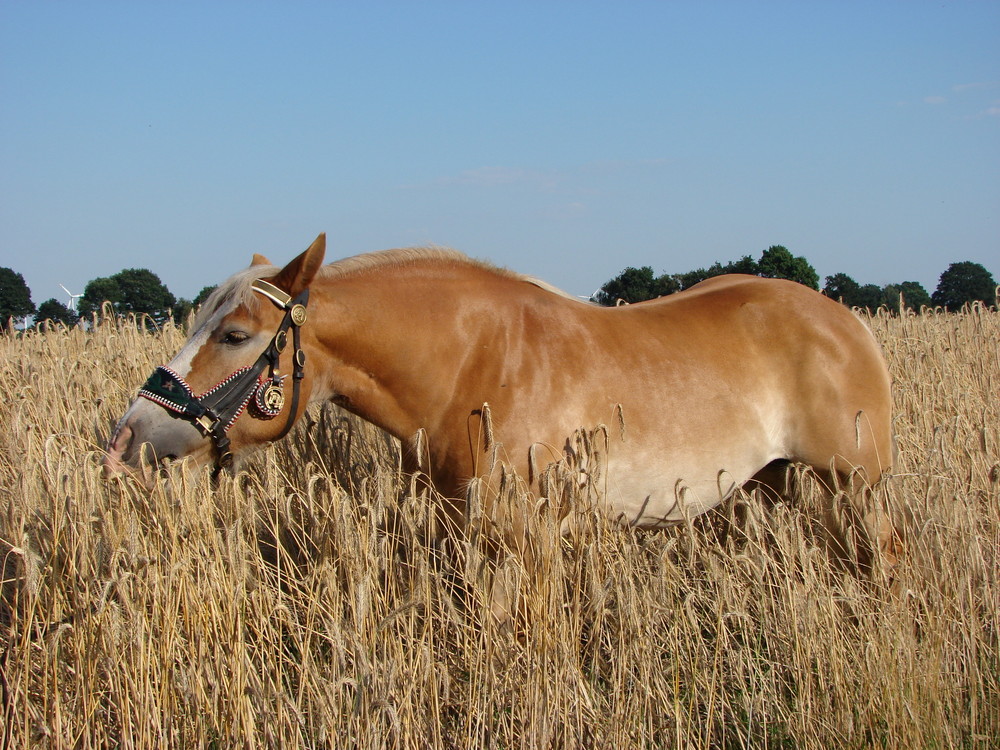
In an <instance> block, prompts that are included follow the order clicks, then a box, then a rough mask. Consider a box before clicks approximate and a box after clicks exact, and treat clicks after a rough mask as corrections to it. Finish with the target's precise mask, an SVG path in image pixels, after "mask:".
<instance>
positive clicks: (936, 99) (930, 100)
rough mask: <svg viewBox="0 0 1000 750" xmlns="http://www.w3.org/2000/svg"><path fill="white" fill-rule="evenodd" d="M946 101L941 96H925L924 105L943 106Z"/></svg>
mask: <svg viewBox="0 0 1000 750" xmlns="http://www.w3.org/2000/svg"><path fill="white" fill-rule="evenodd" d="M947 101H948V100H947V99H945V98H944V97H943V96H925V97H924V104H944V103H945V102H947Z"/></svg>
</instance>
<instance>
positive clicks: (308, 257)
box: [271, 233, 326, 297]
mask: <svg viewBox="0 0 1000 750" xmlns="http://www.w3.org/2000/svg"><path fill="white" fill-rule="evenodd" d="M325 254H326V233H323V234H321V235H320V236H319V237H317V238H316V240H315V241H314V242H313V243H312V244H311V245H310V246H309V249H308V250H306V251H305V252H304V253H302V255H300V256H299V257H297V258H295V260H293V261H291V262H290V263H289V264H288V265H287V266H285V267H284V268H282V269H281V270H280V271H279V272H278V275H277V276H275V277H274V278H273V279H271V283H272V284H274V285H275V286H278V287H280V288H281V289H284V290H285V291H286V292H288V293H289V294H290V295H292V296H293V297H294V296H296V295H297V294H298V293H299V292H301V291H302V290H303V289H305V288H306V287H308V286H309V285H310V284H311V283H312V280H313V277H315V276H316V272H317V271H318V270H319V269H320V266H322V265H323V256H324V255H325Z"/></svg>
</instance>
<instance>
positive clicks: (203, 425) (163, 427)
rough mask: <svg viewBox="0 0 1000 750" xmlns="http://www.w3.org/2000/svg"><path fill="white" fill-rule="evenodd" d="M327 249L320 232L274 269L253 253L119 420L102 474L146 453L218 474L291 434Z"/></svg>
mask: <svg viewBox="0 0 1000 750" xmlns="http://www.w3.org/2000/svg"><path fill="white" fill-rule="evenodd" d="M325 250H326V235H322V234H321V235H320V236H319V237H317V238H316V241H315V242H314V243H313V244H312V245H311V246H310V247H309V249H308V250H306V251H305V252H304V253H302V254H301V255H300V256H299V257H297V258H295V260H293V261H292V262H290V263H289V264H288V265H287V266H285V267H284V268H283V269H280V270H278V269H276V268H274V267H273V266H271V264H270V262H269V261H268V260H267V259H266V258H264V257H263V256H260V255H255V256H254V260H253V263H252V264H251V266H250V268H248V269H246V270H245V271H242V272H240V273H238V274H236V275H235V276H233V277H232V278H231V279H230V280H229V281H227V282H226V283H225V284H223V285H222V286H220V287H219V289H217V290H216V291H215V292H214V293H213V294H212V296H211V297H210V298H209V299H208V300H207V301H206V302H205V305H204V307H203V309H202V311H201V313H200V314H199V317H198V319H197V321H196V323H195V331H194V333H193V334H192V335H191V338H190V339H188V341H187V343H186V344H185V345H184V347H183V348H182V349H181V350H180V351H179V352H178V353H177V355H176V356H175V357H174V358H173V360H171V362H170V363H169V364H168V365H166V366H165V367H158V368H156V370H155V371H154V372H153V374H152V375H151V376H150V378H149V380H147V381H146V383H145V384H144V385H143V386H142V388H141V389H140V390H139V396H138V397H137V398H136V399H135V401H133V402H132V404H131V405H130V406H129V408H128V410H127V411H126V412H125V415H124V416H123V417H122V418H121V419H120V420H119V422H118V426H117V427H116V428H115V431H114V434H113V436H112V438H111V441H110V442H109V444H108V455H107V457H106V458H105V461H104V467H105V472H106V473H107V474H114V473H117V472H119V471H120V470H122V469H123V468H126V467H138V466H139V465H140V464H141V459H142V457H143V456H144V455H145V457H146V458H147V459H148V460H149V461H150V463H152V464H155V463H157V462H161V461H164V460H170V459H181V458H190V459H192V460H193V461H194V462H195V463H196V464H198V465H205V464H210V463H214V464H215V465H216V467H217V468H224V467H227V466H229V465H230V464H231V463H232V461H233V457H234V456H235V455H237V454H239V453H240V452H243V451H245V450H246V449H248V448H252V447H253V446H257V445H261V444H263V443H266V442H270V441H273V440H277V439H278V438H280V437H282V436H284V435H285V434H286V433H287V432H288V430H289V429H291V426H292V424H293V423H294V422H295V420H296V419H297V418H298V416H299V414H301V412H302V411H303V410H304V409H305V406H306V403H307V402H308V390H309V380H310V379H309V378H308V377H307V373H306V365H305V348H304V342H303V338H306V337H304V336H303V335H302V334H301V329H302V327H303V324H304V323H305V322H306V309H307V305H308V299H309V286H310V284H311V282H312V280H313V278H314V277H315V275H316V272H317V271H318V270H319V268H320V266H321V265H322V262H323V255H324V252H325ZM262 277H263V278H262Z"/></svg>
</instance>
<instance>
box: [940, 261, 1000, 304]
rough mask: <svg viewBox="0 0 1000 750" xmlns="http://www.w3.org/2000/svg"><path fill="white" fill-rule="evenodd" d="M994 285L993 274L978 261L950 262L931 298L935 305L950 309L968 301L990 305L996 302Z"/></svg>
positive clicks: (995, 285)
mask: <svg viewBox="0 0 1000 750" xmlns="http://www.w3.org/2000/svg"><path fill="white" fill-rule="evenodd" d="M996 287H997V282H996V280H995V279H994V278H993V274H991V273H990V272H989V271H987V270H986V269H985V268H984V267H983V266H981V265H980V264H979V263H973V262H972V261H969V260H965V261H962V262H960V263H952V264H951V265H950V266H948V270H947V271H945V272H944V273H943V274H941V278H940V279H939V280H938V285H937V289H935V290H934V294H933V295H931V300H932V301H933V302H934V304H935V305H941V306H942V307H945V308H947V309H948V310H952V311H955V310H960V309H961V308H962V305H964V304H966V303H969V302H977V301H978V302H983V303H984V304H986V305H991V306H992V305H994V304H996Z"/></svg>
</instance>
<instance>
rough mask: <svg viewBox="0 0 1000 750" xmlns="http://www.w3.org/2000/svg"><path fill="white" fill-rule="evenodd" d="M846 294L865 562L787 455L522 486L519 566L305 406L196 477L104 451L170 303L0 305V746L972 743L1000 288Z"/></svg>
mask: <svg viewBox="0 0 1000 750" xmlns="http://www.w3.org/2000/svg"><path fill="white" fill-rule="evenodd" d="M868 322H869V324H870V325H871V327H872V329H873V330H874V331H875V333H876V336H877V337H878V339H879V341H880V342H881V343H882V346H883V348H884V351H885V353H886V356H887V358H888V361H889V365H890V368H891V371H892V377H893V381H894V393H895V414H896V418H895V433H896V437H897V441H898V447H899V462H898V466H897V469H896V475H895V476H894V477H893V478H892V479H891V480H890V481H889V482H888V483H887V484H886V486H885V487H884V490H883V491H882V494H881V500H882V501H883V502H886V503H888V505H889V507H890V508H891V510H892V511H893V512H895V513H896V514H897V515H899V516H900V517H901V518H904V519H905V522H906V530H907V534H906V552H905V555H904V556H903V557H902V559H901V561H900V562H899V564H898V565H896V566H895V568H893V569H892V570H889V569H888V568H887V566H885V565H883V564H879V563H878V562H877V564H876V566H875V569H874V570H873V571H872V572H871V573H870V574H858V573H856V572H852V571H851V570H846V569H845V566H844V565H841V564H838V563H837V562H836V561H835V560H832V559H831V558H830V556H829V555H828V554H827V553H826V551H825V549H824V544H823V539H822V528H821V524H820V522H819V517H820V515H821V512H820V508H819V506H820V504H821V503H820V500H819V499H818V493H817V492H816V488H815V487H814V486H812V485H811V484H810V480H809V478H808V477H804V478H803V479H802V489H801V492H800V496H799V497H798V499H797V500H796V502H794V503H786V502H778V503H776V504H773V503H772V504H769V503H765V502H763V501H762V499H761V498H759V497H758V496H757V495H755V494H751V495H748V494H745V493H740V494H739V495H738V496H737V497H735V498H734V499H733V501H732V502H729V503H727V504H725V505H724V506H723V507H722V508H721V509H720V510H719V511H718V512H716V513H712V514H709V515H708V516H705V517H702V518H701V519H698V520H696V521H695V522H692V523H689V524H686V525H682V526H679V527H677V528H673V529H668V530H665V531H659V532H636V531H630V530H625V529H621V528H618V527H616V526H614V525H611V524H608V523H606V522H604V521H602V520H601V519H600V518H597V517H586V518H584V519H583V520H584V521H585V523H581V524H578V531H577V533H576V534H575V535H574V536H573V537H572V538H570V539H561V538H560V537H559V535H558V534H557V533H556V532H555V524H554V522H553V521H552V519H551V518H550V517H549V515H548V514H546V513H545V512H544V509H541V510H537V509H536V510H534V511H532V512H531V513H530V517H531V523H532V524H533V539H534V545H535V551H536V555H537V558H538V560H539V563H538V570H537V571H536V572H535V575H533V576H528V575H527V574H526V572H525V571H524V570H523V569H522V567H521V565H520V562H519V559H518V558H517V557H516V556H501V557H500V559H499V560H498V561H497V563H496V569H495V570H494V568H491V566H490V565H489V564H486V562H487V560H486V558H485V557H484V556H483V555H482V554H481V552H480V549H479V545H478V544H477V542H476V539H475V534H474V533H473V534H470V536H469V538H466V539H462V540H458V541H457V542H456V543H455V547H456V550H455V554H449V555H446V554H442V551H441V550H440V549H437V548H436V547H435V546H433V545H429V544H427V543H426V541H425V539H426V535H425V534H424V533H423V532H422V529H423V528H424V527H425V525H426V520H427V517H428V511H429V504H430V503H433V499H429V498H427V497H425V496H422V495H421V494H420V493H418V492H416V491H414V488H411V487H410V486H409V485H408V483H407V481H406V480H405V478H403V477H402V476H401V475H400V472H399V470H398V455H397V447H396V445H395V444H394V443H393V441H392V440H390V439H388V438H387V437H385V436H384V435H382V434H381V433H379V432H378V431H377V430H375V429H374V428H371V427H369V426H367V425H365V424H363V423H361V422H359V421H357V420H355V419H354V418H351V417H349V416H347V415H346V414H344V413H341V412H338V411H336V410H335V409H333V408H332V407H326V408H324V409H322V410H317V411H314V412H311V413H310V414H309V415H308V416H307V419H306V420H305V422H306V424H304V425H302V426H301V427H300V428H297V429H296V430H295V431H294V432H293V433H292V435H290V436H289V438H287V439H286V440H285V441H284V442H282V443H280V444H277V445H274V446H271V447H269V448H268V449H267V450H265V451H263V452H261V453H259V454H257V455H256V456H255V457H254V458H252V459H251V460H249V461H248V462H247V463H246V464H245V465H244V466H243V467H242V468H241V470H240V471H239V472H238V473H237V474H236V475H234V476H230V477H224V478H223V479H222V481H221V482H220V483H219V485H218V487H216V488H214V489H213V487H212V486H211V484H210V482H209V481H208V480H207V479H204V478H197V477H192V476H190V475H185V474H183V473H182V472H179V471H174V473H171V474H169V475H167V476H164V477H163V478H162V479H160V480H159V481H158V482H157V484H156V485H155V487H154V488H153V490H152V491H147V490H144V489H142V488H141V487H139V486H138V485H137V484H136V483H135V482H133V481H131V480H128V479H115V480H111V481H105V480H104V479H102V477H101V471H100V466H99V461H100V458H101V448H102V446H103V445H104V444H105V442H106V440H107V438H108V435H109V432H110V430H111V427H112V425H113V423H114V421H115V420H116V419H117V417H118V416H120V415H121V413H122V412H123V411H124V409H125V407H126V405H127V404H128V402H129V401H130V400H131V398H132V396H133V394H134V392H135V390H136V388H137V387H138V385H139V384H140V383H141V382H142V381H143V380H144V379H145V377H146V376H147V375H148V373H149V372H150V371H151V370H152V368H153V367H154V366H155V365H156V364H160V363H163V362H165V361H167V360H168V359H169V358H170V356H171V355H172V354H173V353H174V352H175V351H176V350H177V349H178V348H179V347H180V345H181V342H182V340H183V332H182V331H181V330H180V329H178V328H176V327H173V326H171V325H167V326H166V327H165V328H164V329H163V330H161V331H155V332H149V331H146V330H144V329H143V328H142V327H141V326H137V325H136V324H135V321H118V322H114V321H110V322H102V323H100V324H99V325H97V326H96V327H95V328H94V329H93V330H90V331H84V330H82V329H80V328H74V329H69V330H67V329H65V328H48V329H44V330H41V331H30V332H27V333H24V334H23V335H22V334H13V333H8V334H7V335H0V347H2V355H0V393H2V397H3V402H2V403H3V406H2V408H0V559H2V560H3V582H2V591H0V594H2V595H0V700H2V705H0V712H2V720H0V731H2V732H3V736H2V740H0V749H4V750H5V749H6V748H22V747H23V748H28V747H32V748H34V747H39V748H63V747H65V748H91V747H122V748H151V747H184V748H187V747H205V748H225V747H248V748H253V747H289V748H291V747H307V748H326V747H330V748H351V747H360V748H480V747H489V748H493V749H495V750H500V749H501V748H575V747H614V748H618V749H624V748H685V749H686V748H869V747H874V748H907V750H915V749H917V748H984V749H985V748H994V747H997V746H998V744H1000V740H998V738H1000V646H998V641H1000V582H998V562H1000V561H998V557H1000V434H998V431H1000V427H998V426H1000V398H998V395H1000V346H998V343H997V342H1000V314H998V313H997V312H993V311H990V310H987V309H984V308H982V307H975V308H972V309H969V310H967V311H965V312H963V313H961V314H945V313H941V312H925V313H923V314H922V315H910V316H907V317H902V318H893V317H886V316H877V317H874V318H871V319H869V321H868ZM516 501H517V498H516V497H515V498H514V499H513V500H512V502H516ZM848 501H849V499H845V500H844V502H848ZM390 520H392V521H393V522H392V523H390V522H389V521H390ZM473 528H475V524H473ZM847 567H849V566H847ZM490 575H499V576H505V577H507V578H509V579H510V580H512V581H514V582H520V586H521V591H522V606H523V608H524V611H525V617H524V620H523V622H522V623H521V625H520V626H519V627H518V628H513V629H512V628H507V627H499V626H498V625H497V623H496V622H495V621H494V620H493V619H492V618H491V617H489V616H488V614H487V612H488V602H487V597H486V595H485V590H486V587H487V585H488V584H487V579H488V578H489V576H490Z"/></svg>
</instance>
